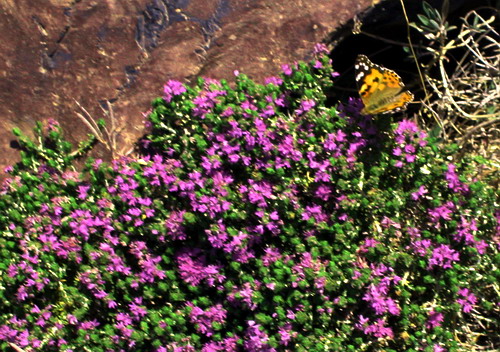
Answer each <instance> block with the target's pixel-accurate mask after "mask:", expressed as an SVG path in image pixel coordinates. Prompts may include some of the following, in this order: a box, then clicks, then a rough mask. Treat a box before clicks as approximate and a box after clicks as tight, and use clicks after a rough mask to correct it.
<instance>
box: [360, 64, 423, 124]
mask: <svg viewBox="0 0 500 352" xmlns="http://www.w3.org/2000/svg"><path fill="white" fill-rule="evenodd" d="M354 68H355V71H356V83H357V84H358V89H359V95H360V96H361V100H362V101H363V104H364V106H365V107H364V108H363V110H361V113H362V114H365V115H367V114H383V113H388V112H397V111H400V110H403V109H405V108H406V106H407V105H408V104H409V103H410V102H411V101H413V94H412V93H411V92H410V91H408V90H405V89H404V88H405V86H404V84H403V81H402V80H401V77H399V75H398V74H397V73H396V72H394V71H392V70H389V69H387V68H385V67H382V66H379V65H377V64H374V63H373V62H371V61H370V60H369V59H368V57H366V56H365V55H359V56H358V58H357V60H356V64H355V66H354Z"/></svg>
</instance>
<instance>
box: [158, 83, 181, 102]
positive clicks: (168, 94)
mask: <svg viewBox="0 0 500 352" xmlns="http://www.w3.org/2000/svg"><path fill="white" fill-rule="evenodd" d="M185 91H186V87H184V85H183V84H182V83H181V82H179V81H174V80H169V81H168V82H167V84H165V86H163V92H164V93H165V94H164V96H163V99H165V101H166V102H167V103H170V102H171V101H172V98H173V97H174V96H176V95H181V94H182V93H184V92H185Z"/></svg>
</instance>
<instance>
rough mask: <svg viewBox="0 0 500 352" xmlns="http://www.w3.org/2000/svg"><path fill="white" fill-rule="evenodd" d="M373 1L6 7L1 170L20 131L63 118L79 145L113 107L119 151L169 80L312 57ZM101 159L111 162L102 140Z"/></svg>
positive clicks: (1, 49) (1, 44)
mask: <svg viewBox="0 0 500 352" xmlns="http://www.w3.org/2000/svg"><path fill="white" fill-rule="evenodd" d="M370 4H371V1H369V0H360V1H357V2H355V3H354V4H353V2H352V1H348V0H337V1H322V0H310V1H303V0H289V1H286V2H277V1H271V0H255V1H248V0H220V1H218V0H210V1H202V2H190V1H188V0H129V1H118V0H100V1H70V0H51V1H44V2H40V1H28V0H16V1H14V0H5V1H2V2H1V3H0V30H1V33H3V34H4V37H3V39H2V41H0V55H1V60H0V116H2V118H1V119H0V127H1V130H0V149H1V150H2V153H0V167H1V168H2V169H3V167H5V166H6V165H9V164H12V163H14V162H16V161H17V160H18V152H17V151H15V150H12V149H11V148H10V141H11V140H13V139H14V138H13V137H12V134H11V132H10V131H11V129H12V128H13V127H15V126H19V127H20V128H21V129H22V130H23V131H24V132H25V133H28V134H29V132H30V131H31V129H32V127H33V125H34V123H35V121H37V120H46V119H48V118H55V119H56V120H58V121H59V122H60V123H61V125H62V126H63V129H64V130H65V132H66V136H67V137H68V139H70V140H71V141H72V142H78V141H80V140H82V139H83V138H84V137H85V136H86V135H87V133H89V132H90V131H89V130H88V128H87V127H86V126H85V125H84V124H83V123H82V122H81V121H80V120H79V118H78V117H77V114H76V113H77V112H81V111H80V110H79V109H78V107H77V105H76V103H75V100H76V101H78V102H79V103H80V104H81V105H82V106H83V107H84V108H85V109H87V110H88V111H89V113H90V114H91V115H92V116H94V117H95V118H100V117H103V116H105V115H104V114H103V112H102V110H101V106H105V105H106V104H105V102H106V101H111V102H112V103H113V110H114V112H115V116H116V118H117V123H118V126H119V127H118V130H119V131H120V134H119V138H118V147H117V151H118V153H124V152H126V151H127V150H129V149H130V147H131V146H132V145H133V143H134V142H135V140H136V139H137V137H138V136H140V135H142V134H143V133H144V131H143V124H142V121H143V116H142V113H143V112H145V111H147V110H148V109H149V106H150V102H151V100H152V99H154V98H155V97H157V96H160V95H161V91H162V86H163V84H164V82H166V81H167V80H168V79H178V80H180V81H184V82H189V81H192V80H193V79H194V78H195V77H197V76H200V75H202V76H206V77H213V78H217V79H222V78H225V79H228V80H232V79H233V71H234V70H239V71H240V72H243V73H246V74H248V75H249V76H250V77H252V78H254V79H256V80H257V81H262V79H263V78H264V77H267V76H271V75H275V74H277V73H278V72H279V71H280V65H281V64H283V63H290V62H294V61H297V60H301V59H304V58H305V57H306V56H307V55H308V53H310V51H311V49H312V46H313V45H314V43H316V42H319V41H321V40H322V39H323V38H325V36H326V35H327V34H328V33H329V32H331V31H332V30H333V29H334V28H335V27H337V26H338V25H340V24H341V23H343V22H345V21H347V20H348V19H349V18H351V17H352V16H353V15H354V14H355V13H356V12H358V11H360V10H361V9H362V8H364V7H366V6H369V5H370ZM94 156H97V157H105V158H109V157H110V153H109V151H107V150H106V149H105V148H103V147H102V146H101V147H99V148H97V149H96V150H95V151H94Z"/></svg>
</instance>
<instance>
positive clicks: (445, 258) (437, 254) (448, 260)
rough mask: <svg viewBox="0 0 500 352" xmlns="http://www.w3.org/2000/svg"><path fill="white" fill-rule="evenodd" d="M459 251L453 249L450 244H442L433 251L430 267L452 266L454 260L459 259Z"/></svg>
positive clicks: (444, 267) (445, 267)
mask: <svg viewBox="0 0 500 352" xmlns="http://www.w3.org/2000/svg"><path fill="white" fill-rule="evenodd" d="M459 259H460V258H459V254H458V252H457V251H455V250H453V249H451V248H450V247H449V246H448V245H446V244H442V245H440V246H439V247H437V248H434V250H433V251H432V257H431V259H429V268H432V267H435V266H439V267H442V268H443V269H447V268H451V264H452V263H453V262H458V261H459Z"/></svg>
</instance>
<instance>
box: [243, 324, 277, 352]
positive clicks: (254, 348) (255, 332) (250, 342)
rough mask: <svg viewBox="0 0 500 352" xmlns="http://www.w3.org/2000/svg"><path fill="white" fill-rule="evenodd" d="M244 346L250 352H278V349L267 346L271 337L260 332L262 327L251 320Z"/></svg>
mask: <svg viewBox="0 0 500 352" xmlns="http://www.w3.org/2000/svg"><path fill="white" fill-rule="evenodd" d="M247 323H248V328H247V331H246V335H245V342H244V343H243V346H244V347H245V350H246V351H248V352H276V349H274V348H272V347H271V346H269V345H268V344H267V342H268V341H269V337H268V336H267V334H266V333H265V332H263V331H262V330H260V325H259V324H257V323H255V321H253V320H249V321H248V322H247Z"/></svg>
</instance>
